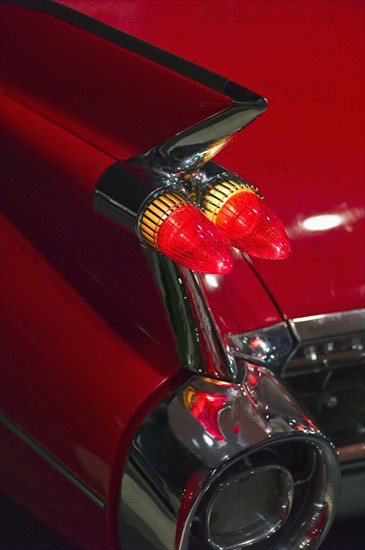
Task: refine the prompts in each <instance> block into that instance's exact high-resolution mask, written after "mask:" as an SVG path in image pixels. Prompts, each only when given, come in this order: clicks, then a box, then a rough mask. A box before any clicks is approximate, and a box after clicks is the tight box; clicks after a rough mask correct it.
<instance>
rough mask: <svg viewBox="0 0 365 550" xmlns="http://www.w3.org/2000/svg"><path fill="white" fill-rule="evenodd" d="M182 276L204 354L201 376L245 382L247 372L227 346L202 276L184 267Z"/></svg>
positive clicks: (181, 270) (181, 269)
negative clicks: (205, 291) (205, 294)
mask: <svg viewBox="0 0 365 550" xmlns="http://www.w3.org/2000/svg"><path fill="white" fill-rule="evenodd" d="M180 273H181V278H182V280H183V282H184V283H185V287H186V291H187V294H188V298H189V299H190V302H191V304H192V305H193V308H194V313H195V319H196V323H197V333H198V337H199V339H200V344H201V345H200V349H201V352H202V355H203V364H202V365H201V367H200V369H201V370H200V372H201V374H204V375H205V376H210V377H211V378H218V379H219V380H226V381H229V382H235V383H239V382H241V381H242V379H243V375H244V370H243V369H242V367H241V366H240V364H239V363H237V361H236V360H235V358H234V356H233V354H232V353H231V352H230V350H229V349H228V348H227V346H226V345H225V342H224V337H223V335H222V334H221V333H220V331H219V328H218V326H217V324H216V322H215V319H214V315H213V314H212V312H211V310H210V308H209V306H208V304H207V301H206V299H205V297H204V294H203V290H202V285H201V281H200V278H199V275H198V274H197V273H194V272H193V271H190V270H189V269H186V268H184V267H181V268H180Z"/></svg>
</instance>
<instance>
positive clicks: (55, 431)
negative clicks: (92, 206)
mask: <svg viewBox="0 0 365 550" xmlns="http://www.w3.org/2000/svg"><path fill="white" fill-rule="evenodd" d="M2 166H3V167H5V168H6V180H5V182H2V206H3V215H2V217H1V237H2V243H1V252H2V270H1V271H2V272H1V281H2V285H3V288H6V293H3V296H2V304H1V316H2V325H1V328H2V331H1V332H2V333H1V337H2V372H1V381H2V383H1V386H0V400H1V408H2V410H3V411H4V412H5V414H7V415H8V416H10V417H11V418H12V419H13V420H14V421H15V422H17V423H19V424H20V425H21V426H22V427H23V428H24V429H25V430H26V431H27V432H28V433H29V434H31V435H32V437H34V438H35V439H36V440H37V441H39V443H41V444H42V445H44V446H46V448H47V449H48V451H50V452H51V453H52V454H53V455H55V456H57V458H58V459H59V460H61V462H63V463H64V464H65V465H66V466H67V467H68V468H69V469H71V471H73V472H74V473H75V474H77V475H79V477H80V478H81V479H82V480H83V481H84V482H86V483H87V484H88V485H89V486H90V487H92V488H93V489H94V490H95V491H97V492H98V493H99V494H100V495H101V496H102V497H104V498H105V499H107V500H108V501H109V502H108V510H107V517H108V518H109V519H110V520H111V519H112V520H113V525H114V522H115V517H116V507H117V493H118V490H119V479H118V478H119V477H120V473H121V469H120V467H119V468H117V472H116V473H113V472H112V471H113V468H114V465H115V463H116V462H117V463H118V464H119V461H120V460H122V457H123V456H125V453H126V452H127V449H128V446H129V443H128V441H130V437H133V434H134V431H135V429H136V428H137V426H138V424H139V422H140V420H141V418H143V416H144V413H143V411H144V408H143V407H144V403H145V401H146V400H147V399H149V400H150V402H151V403H152V405H153V404H154V402H155V401H154V400H155V399H156V400H157V401H158V399H159V398H158V394H156V392H158V388H159V387H160V386H161V385H163V384H170V385H171V384H172V385H173V384H174V381H173V379H174V376H175V375H179V376H180V369H179V364H178V360H177V357H176V354H175V341H174V337H173V335H172V334H171V328H170V325H169V322H168V320H167V318H166V313H165V309H164V306H163V304H162V302H161V299H160V297H159V295H158V291H157V289H156V287H155V286H154V283H153V281H152V280H151V273H150V271H149V268H148V265H147V263H146V259H145V257H144V254H143V251H142V249H141V247H140V245H139V243H138V241H137V240H136V239H135V238H133V237H131V236H130V235H128V234H127V233H124V232H123V231H119V230H118V229H116V228H115V227H114V226H113V225H111V224H110V223H109V222H107V221H105V220H103V219H101V218H98V217H96V216H95V214H93V213H92V212H90V211H89V210H85V209H84V208H82V207H81V206H79V205H78V204H77V203H72V202H70V200H68V199H67V198H66V197H65V196H64V195H63V193H62V192H61V191H60V190H58V189H57V188H56V187H54V186H52V185H50V184H49V182H48V181H45V180H43V179H42V178H41V177H40V176H39V174H37V173H36V172H34V170H32V169H31V168H29V166H27V165H26V164H24V163H22V162H21V161H20V160H19V159H17V158H16V157H13V156H12V155H10V154H7V153H5V152H4V151H3V154H2ZM151 285H152V286H151ZM136 296H138V299H136ZM146 303H148V304H149V306H150V307H148V308H146V307H145V304H146ZM157 318H158V323H157V322H156V319H157ZM183 374H186V375H187V373H183ZM30 389H31V391H30ZM168 391H169V390H168V389H166V387H165V388H164V389H163V392H164V394H166V392H168ZM151 403H149V405H148V406H151ZM141 406H142V409H141ZM136 415H137V416H136ZM138 415H141V416H138ZM122 434H124V439H122V442H121V436H122ZM31 454H33V455H34V453H31ZM34 460H35V461H36V462H37V459H36V456H35V455H34ZM12 464H13V466H15V464H16V463H15V462H13V463H12ZM10 466H11V464H10ZM8 475H9V478H10V479H12V478H11V476H10V473H9V472H8ZM113 476H116V478H117V479H114V477H113ZM13 477H14V479H15V477H16V471H14V472H13ZM35 479H38V478H35ZM61 479H62V478H61ZM59 482H60V478H59V477H58V476H56V478H55V479H53V478H52V480H51V481H50V484H51V483H54V484H55V486H56V487H58V483H59ZM15 486H16V484H15V483H14V487H15ZM11 487H12V484H11V483H10V489H11ZM47 487H48V486H47ZM30 491H32V490H30ZM61 494H62V491H61ZM14 496H15V497H16V496H17V494H15V495H14ZM65 498H66V500H67V497H65ZM83 502H85V501H84V499H83V498H81V501H80V506H83V504H82V503H83ZM34 506H35V510H34V512H35V513H37V510H38V508H37V503H35V505H34ZM39 506H42V503H40V504H39ZM87 507H88V505H87ZM85 513H86V511H85ZM39 514H40V515H41V514H42V512H41V509H39ZM67 517H68V516H67ZM47 519H48V521H49V522H50V523H51V525H52V526H53V527H54V528H57V529H59V530H61V531H63V530H64V528H65V533H67V532H68V531H67V529H71V528H72V527H70V526H69V527H67V526H66V524H65V525H64V526H63V525H62V521H63V520H65V521H66V517H64V516H61V517H58V516H57V514H56V512H55V511H54V510H53V511H52V509H50V514H49V516H48V517H47ZM67 521H68V520H67ZM74 521H75V522H77V521H78V516H75V518H74ZM71 525H72V522H71ZM76 528H77V525H76V524H75V525H74V529H76ZM96 528H97V529H99V527H96ZM114 528H115V525H114ZM92 532H93V531H91V535H92ZM114 535H115V533H114ZM97 540H99V539H97Z"/></svg>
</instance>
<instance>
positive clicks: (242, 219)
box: [200, 179, 290, 260]
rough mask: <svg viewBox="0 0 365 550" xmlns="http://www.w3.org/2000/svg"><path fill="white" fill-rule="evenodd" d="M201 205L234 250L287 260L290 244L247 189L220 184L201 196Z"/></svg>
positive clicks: (267, 210)
mask: <svg viewBox="0 0 365 550" xmlns="http://www.w3.org/2000/svg"><path fill="white" fill-rule="evenodd" d="M200 204H201V207H202V209H203V211H204V213H205V214H206V216H207V217H208V218H209V220H211V221H212V222H213V223H214V224H215V226H216V227H217V228H218V229H219V230H220V231H221V232H222V234H223V236H224V237H225V238H226V239H227V241H228V242H229V243H230V244H231V245H232V246H234V247H235V248H238V249H240V250H241V251H242V252H245V253H247V254H249V255H251V256H256V257H258V258H264V259H269V260H281V259H285V258H287V257H288V255H289V253H290V244H289V240H288V237H287V234H286V232H285V228H284V226H283V224H282V222H281V220H280V219H279V218H278V216H277V215H276V214H275V213H274V212H273V211H272V210H271V208H269V207H268V206H267V205H266V203H265V202H264V200H263V199H262V197H261V196H260V195H258V193H256V191H255V190H254V189H253V188H252V187H250V186H249V185H245V184H244V183H243V182H240V181H234V180H233V179H232V180H227V181H219V182H218V183H216V184H215V185H213V186H211V187H210V188H209V189H208V190H207V191H206V192H205V193H203V195H202V196H201V199H200Z"/></svg>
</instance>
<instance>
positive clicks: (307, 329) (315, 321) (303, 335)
mask: <svg viewBox="0 0 365 550" xmlns="http://www.w3.org/2000/svg"><path fill="white" fill-rule="evenodd" d="M290 324H291V326H292V329H293V331H294V332H295V334H296V335H297V337H298V340H300V341H307V340H319V339H322V338H332V337H335V336H339V335H341V336H342V335H344V334H349V333H353V332H362V333H364V332H365V308H361V309H353V310H350V311H339V312H336V313H325V314H322V315H313V316H310V317H298V318H296V319H293V320H291V321H290Z"/></svg>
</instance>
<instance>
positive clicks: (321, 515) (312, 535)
mask: <svg viewBox="0 0 365 550" xmlns="http://www.w3.org/2000/svg"><path fill="white" fill-rule="evenodd" d="M328 511H329V510H328V505H327V504H326V503H325V502H323V503H322V504H321V509H320V510H319V512H318V513H317V515H316V516H315V518H314V522H313V525H312V526H311V528H310V530H309V531H308V533H307V537H308V539H309V541H310V542H312V541H314V540H316V538H317V537H319V535H320V534H321V533H322V531H323V529H324V526H325V525H326V521H327V517H328Z"/></svg>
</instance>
